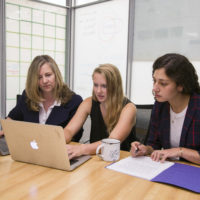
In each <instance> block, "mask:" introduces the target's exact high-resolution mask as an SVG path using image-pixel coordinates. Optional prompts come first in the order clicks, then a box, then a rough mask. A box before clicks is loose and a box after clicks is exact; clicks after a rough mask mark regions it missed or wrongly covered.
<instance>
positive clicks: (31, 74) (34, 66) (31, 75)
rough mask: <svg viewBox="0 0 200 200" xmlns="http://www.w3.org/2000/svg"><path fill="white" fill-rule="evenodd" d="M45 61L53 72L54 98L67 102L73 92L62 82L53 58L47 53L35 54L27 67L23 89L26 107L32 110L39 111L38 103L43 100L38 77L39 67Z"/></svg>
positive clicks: (62, 102)
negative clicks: (24, 87)
mask: <svg viewBox="0 0 200 200" xmlns="http://www.w3.org/2000/svg"><path fill="white" fill-rule="evenodd" d="M45 63H48V64H49V66H50V67H51V69H52V71H53V73H54V74H55V80H56V86H55V89H54V94H53V95H54V97H55V99H56V100H58V101H61V104H64V103H67V102H68V101H69V100H70V99H71V97H72V95H73V94H74V93H73V92H72V91H71V90H70V89H69V87H68V86H67V85H66V84H65V83H64V82H63V78H62V75H61V73H60V70H59V68H58V65H57V64H56V62H55V61H54V59H53V58H51V57H50V56H48V55H40V56H36V57H35V58H34V59H33V61H32V63H31V65H30V67H29V70H28V76H27V80H26V89H25V90H26V95H27V104H28V107H29V108H30V109H31V110H33V111H39V103H40V102H42V101H44V99H43V97H42V95H41V91H40V88H39V84H38V77H39V71H40V68H41V67H42V66H43V65H44V64H45Z"/></svg>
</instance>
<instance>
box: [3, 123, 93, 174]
mask: <svg viewBox="0 0 200 200" xmlns="http://www.w3.org/2000/svg"><path fill="white" fill-rule="evenodd" d="M0 121H1V125H2V128H3V131H4V134H5V137H6V141H7V144H8V148H9V151H10V154H11V157H12V159H13V160H16V161H21V162H27V163H32V164H37V165H42V166H46V167H52V168H56V169H62V170H67V171H71V170H73V169H75V168H76V167H78V166H79V165H81V164H82V163H84V162H86V161H87V160H89V159H90V158H91V156H80V157H77V158H75V159H72V160H69V158H68V153H67V148H66V143H65V137H64V131H63V128H62V127H60V126H54V125H44V124H38V123H31V122H21V121H15V120H6V119H1V120H0Z"/></svg>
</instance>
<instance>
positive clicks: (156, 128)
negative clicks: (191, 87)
mask: <svg viewBox="0 0 200 200" xmlns="http://www.w3.org/2000/svg"><path fill="white" fill-rule="evenodd" d="M147 145H150V146H152V147H153V149H161V148H162V147H163V148H164V149H169V148H171V145H170V105H169V103H168V102H163V103H160V102H155V104H154V107H153V110H152V115H151V121H150V131H149V136H148V139H147ZM179 146H180V147H185V148H190V149H194V150H197V151H198V152H199V153H200V95H198V94H193V95H192V96H191V97H190V101H189V104H188V108H187V111H186V116H185V120H184V123H183V128H182V132H181V138H180V144H179Z"/></svg>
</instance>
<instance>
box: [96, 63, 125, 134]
mask: <svg viewBox="0 0 200 200" xmlns="http://www.w3.org/2000/svg"><path fill="white" fill-rule="evenodd" d="M95 73H99V74H102V75H103V76H104V77H105V79H106V85H107V99H106V110H107V112H106V116H105V119H104V120H105V124H106V126H107V131H108V133H110V132H111V131H112V129H113V128H114V127H115V125H116V124H117V122H118V120H119V116H120V113H121V111H122V108H123V100H124V92H123V86H122V78H121V75H120V72H119V70H118V68H117V67H116V66H114V65H112V64H102V65H99V67H97V68H96V69H95V70H94V72H93V75H92V77H94V74H95ZM92 98H93V99H94V100H95V101H97V98H96V96H95V94H94V91H93V93H92Z"/></svg>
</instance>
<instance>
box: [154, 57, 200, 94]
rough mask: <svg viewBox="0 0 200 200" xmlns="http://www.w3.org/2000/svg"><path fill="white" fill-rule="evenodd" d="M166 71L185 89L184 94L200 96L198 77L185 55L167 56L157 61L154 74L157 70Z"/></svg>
mask: <svg viewBox="0 0 200 200" xmlns="http://www.w3.org/2000/svg"><path fill="white" fill-rule="evenodd" d="M161 68H164V69H165V73H166V75H167V76H168V77H169V78H170V79H172V80H173V81H175V83H176V84H177V85H178V86H182V87H183V91H182V93H183V94H189V95H191V94H193V93H198V94H200V86H199V82H198V76H197V73H196V70H195V68H194V66H193V65H192V63H191V62H190V61H189V60H188V59H187V58H186V57H185V56H183V55H180V54H176V53H169V54H165V55H163V56H161V57H159V58H157V59H156V61H155V62H154V64H153V74H154V72H155V70H157V69H161Z"/></svg>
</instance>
